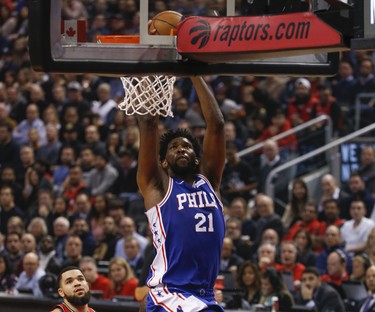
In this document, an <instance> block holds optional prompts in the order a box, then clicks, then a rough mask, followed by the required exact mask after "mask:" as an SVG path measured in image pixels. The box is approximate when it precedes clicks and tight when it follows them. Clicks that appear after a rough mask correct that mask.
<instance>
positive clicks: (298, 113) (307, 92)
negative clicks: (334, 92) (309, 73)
mask: <svg viewBox="0 0 375 312" xmlns="http://www.w3.org/2000/svg"><path fill="white" fill-rule="evenodd" d="M294 86H295V91H294V97H293V98H292V99H291V100H290V101H289V103H288V107H287V118H288V120H289V121H290V122H291V123H292V125H293V127H295V126H298V125H300V124H302V123H304V122H306V121H309V120H311V119H313V118H315V117H317V116H318V115H319V114H320V113H321V112H322V110H321V107H320V103H319V100H318V99H317V98H316V97H313V96H312V95H311V83H310V81H308V80H307V79H305V78H299V79H297V80H296V82H295V84H294Z"/></svg>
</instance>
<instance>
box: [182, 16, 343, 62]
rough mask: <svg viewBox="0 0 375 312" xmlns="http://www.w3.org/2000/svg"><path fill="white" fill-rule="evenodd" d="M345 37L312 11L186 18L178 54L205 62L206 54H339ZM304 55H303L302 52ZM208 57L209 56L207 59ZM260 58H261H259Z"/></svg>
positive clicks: (207, 58) (206, 59)
mask: <svg viewBox="0 0 375 312" xmlns="http://www.w3.org/2000/svg"><path fill="white" fill-rule="evenodd" d="M340 47H342V48H343V49H347V48H346V47H345V46H344V43H343V40H342V35H341V34H340V33H339V32H338V31H336V30H335V29H334V28H332V27H331V26H329V25H327V24H326V23H324V22H323V21H322V20H321V19H319V18H318V17H317V16H316V15H315V14H313V13H311V12H303V13H292V14H283V15H266V16H235V17H233V16H232V17H201V16H191V17H187V18H186V19H184V20H183V21H182V22H181V23H180V24H179V26H178V29H177V51H178V52H179V53H180V54H182V55H184V54H185V55H188V56H189V57H191V58H193V59H197V60H203V61H210V60H211V61H214V60H212V59H210V58H209V57H206V56H207V55H209V56H212V55H215V54H225V53H227V54H231V55H232V56H233V57H234V58H235V55H236V54H239V55H241V54H245V55H246V54H247V53H249V54H251V53H256V54H257V55H258V54H259V53H272V52H278V51H279V52H280V51H293V50H303V51H305V50H308V51H311V52H310V53H314V51H312V50H314V49H316V51H315V53H319V52H322V51H323V49H324V48H327V49H326V50H325V51H327V52H328V51H339V50H340V49H339V48H340ZM299 54H303V53H299ZM205 55H206V56H205ZM258 58H259V55H258Z"/></svg>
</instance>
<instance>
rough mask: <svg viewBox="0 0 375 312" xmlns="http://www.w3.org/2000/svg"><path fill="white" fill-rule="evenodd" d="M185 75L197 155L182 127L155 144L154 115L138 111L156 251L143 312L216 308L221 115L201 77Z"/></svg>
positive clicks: (142, 173)
mask: <svg viewBox="0 0 375 312" xmlns="http://www.w3.org/2000/svg"><path fill="white" fill-rule="evenodd" d="M191 80H192V82H193V85H194V87H195V89H196V91H197V94H198V98H199V101H200V104H201V108H202V113H203V117H204V119H205V122H206V124H207V128H206V135H205V137H204V140H203V146H202V147H203V152H202V156H201V155H200V145H199V143H198V141H197V140H196V139H195V138H194V137H193V136H192V135H191V134H190V133H189V132H188V131H186V130H181V129H180V130H177V131H175V132H173V131H168V132H167V133H166V134H164V135H163V136H162V137H161V138H160V146H159V135H158V118H157V117H153V116H151V115H145V116H139V126H140V134H141V137H140V139H141V141H140V148H139V159H138V166H139V167H138V176H137V180H138V185H139V189H140V191H141V192H142V195H143V197H144V202H145V207H146V210H147V212H146V214H147V218H148V221H149V226H150V229H151V230H152V234H153V243H154V247H155V249H156V255H155V258H154V261H153V263H152V264H151V267H150V274H149V277H148V280H147V285H148V287H150V291H149V293H148V296H147V302H146V310H147V312H151V311H179V312H181V311H185V312H188V311H201V310H204V311H222V308H221V307H220V306H219V305H218V304H217V303H216V301H215V299H214V292H213V286H214V284H215V280H216V277H217V275H218V272H219V267H220V255H221V249H222V242H223V238H224V231H225V226H224V218H223V207H222V203H221V201H220V199H219V187H220V182H221V176H222V172H223V167H224V161H225V140H224V120H223V115H222V113H221V111H220V109H219V106H218V104H217V102H216V101H215V99H214V97H213V95H212V94H211V92H210V91H209V88H208V86H207V85H206V84H205V82H204V80H203V79H202V78H200V77H193V78H191ZM158 151H159V155H158Z"/></svg>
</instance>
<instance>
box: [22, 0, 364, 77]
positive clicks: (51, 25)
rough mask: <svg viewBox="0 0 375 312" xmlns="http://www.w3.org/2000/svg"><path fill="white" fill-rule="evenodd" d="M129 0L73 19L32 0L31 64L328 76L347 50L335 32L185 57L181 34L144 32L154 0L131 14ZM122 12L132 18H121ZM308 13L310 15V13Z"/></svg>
mask: <svg viewBox="0 0 375 312" xmlns="http://www.w3.org/2000/svg"><path fill="white" fill-rule="evenodd" d="M367 1H370V0H367ZM133 2H134V4H135V3H136V1H115V2H112V3H114V5H115V6H117V8H115V9H114V10H112V13H111V14H107V13H108V12H106V14H104V13H103V14H100V10H101V7H100V6H99V5H96V3H99V1H94V4H93V6H92V7H91V8H89V12H95V11H96V13H95V14H88V16H84V15H83V16H81V17H79V18H77V17H76V18H73V17H72V16H73V15H74V12H73V13H72V12H68V13H67V12H66V10H64V8H63V7H62V4H61V3H62V2H61V1H56V0H31V1H30V3H29V10H30V29H32V32H30V37H29V46H30V56H31V62H32V65H33V67H34V69H35V70H37V71H46V72H71V73H96V74H101V75H111V76H123V75H130V76H131V75H156V74H167V75H176V76H187V75H205V74H221V75H263V76H268V75H291V76H293V75H295V76H301V75H303V76H318V75H320V76H329V75H334V74H336V72H337V68H338V62H339V53H336V52H334V53H332V52H331V51H340V50H342V49H347V47H346V46H345V42H344V40H343V38H341V37H340V38H339V39H337V40H336V41H337V44H334V45H332V46H327V47H325V48H323V47H320V46H318V47H315V46H313V48H311V49H310V50H308V49H306V50H305V51H302V52H298V51H297V49H296V48H294V47H292V48H291V49H289V51H285V52H284V51H282V52H281V53H278V54H275V55H273V54H272V53H271V54H267V53H263V52H262V51H261V53H259V54H257V55H256V56H253V57H251V58H248V57H247V56H246V55H245V56H244V57H241V58H240V59H238V60H236V58H235V57H234V58H233V59H229V60H226V59H218V58H217V56H215V55H213V56H212V58H211V60H212V61H211V62H207V61H206V60H203V61H202V60H200V59H199V58H194V57H191V54H189V57H186V55H184V53H181V51H178V46H177V45H178V42H179V43H180V44H182V43H183V42H184V37H183V36H178V35H177V36H151V35H149V34H148V29H147V22H148V20H149V19H150V18H151V17H152V14H153V13H152V11H155V10H156V9H157V8H156V2H157V1H152V2H150V3H149V1H148V0H142V1H139V2H140V8H139V11H138V12H137V13H134V14H130V12H129V11H126V10H127V9H128V10H129V8H125V9H124V11H123V14H122V15H121V10H122V9H123V8H122V7H121V5H122V4H124V5H126V3H127V5H129V3H133ZM195 2H197V3H198V2H200V3H203V6H202V7H201V8H200V11H199V10H197V9H198V7H191V8H188V10H190V11H189V12H188V14H187V15H189V14H192V15H194V16H202V17H204V16H207V15H215V14H219V15H220V16H233V17H236V16H237V17H241V14H243V13H241V9H242V8H241V7H236V3H238V1H235V0H226V1H216V0H207V1H204V0H203V1H188V2H186V3H195ZM136 9H137V10H138V8H136ZM167 9H172V10H173V9H174V8H173V7H172V8H167ZM109 12H111V11H109ZM127 13H128V15H130V16H131V19H130V18H129V19H126V16H127V15H126V14H127ZM283 13H285V12H283ZM309 16H310V17H311V14H310V15H309ZM242 17H243V16H242ZM243 18H245V17H243ZM267 18H268V17H267ZM281 18H282V19H281V20H280V21H279V22H278V23H280V25H283V27H288V25H290V26H293V25H294V26H295V24H293V23H294V21H293V20H292V17H288V16H287V15H285V16H284V17H281ZM247 19H249V22H248V23H251V21H252V20H254V18H253V17H252V16H247ZM124 22H125V23H126V22H129V23H130V24H131V27H129V28H126V27H125V28H124V27H123V23H124ZM257 23H258V24H257V27H258V26H259V25H260V24H262V23H264V20H259V21H258V22H257ZM93 25H94V26H95V27H93ZM314 25H315V24H311V25H310V24H309V27H310V26H311V28H313V27H315V26H314ZM271 26H272V25H271ZM294 26H293V27H294ZM297 26H298V25H297ZM124 29H125V31H126V32H127V33H128V35H129V37H128V38H125V41H126V43H104V40H100V41H101V42H98V37H97V36H96V35H97V34H99V33H101V32H104V33H105V34H109V35H114V34H116V33H120V32H123V30H124ZM339 36H341V35H340V34H339ZM271 39H272V38H271ZM318 39H319V38H318ZM298 40H300V38H296V40H295V42H298ZM255 44H256V45H257V44H258V43H255ZM296 52H298V53H296ZM286 55H291V56H286ZM215 59H216V60H219V61H215Z"/></svg>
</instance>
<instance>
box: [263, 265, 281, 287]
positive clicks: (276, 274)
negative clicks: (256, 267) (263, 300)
mask: <svg viewBox="0 0 375 312" xmlns="http://www.w3.org/2000/svg"><path fill="white" fill-rule="evenodd" d="M261 277H262V278H264V279H267V280H268V281H269V282H270V284H271V285H272V288H273V290H274V292H275V293H276V294H280V293H281V292H283V291H285V290H286V286H285V284H284V281H283V277H282V275H281V272H280V271H278V270H276V269H275V268H272V267H268V268H266V270H265V271H264V272H263V273H262V275H261Z"/></svg>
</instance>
